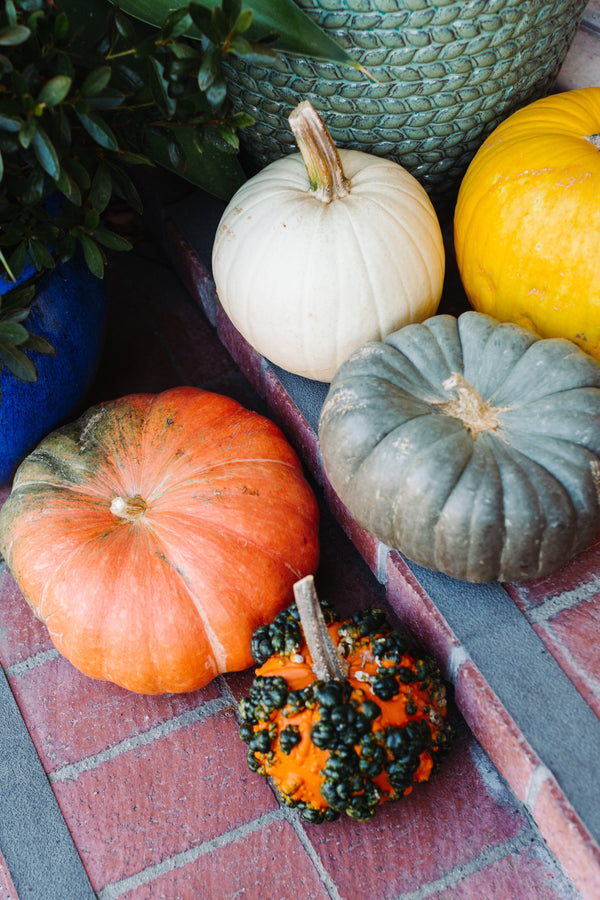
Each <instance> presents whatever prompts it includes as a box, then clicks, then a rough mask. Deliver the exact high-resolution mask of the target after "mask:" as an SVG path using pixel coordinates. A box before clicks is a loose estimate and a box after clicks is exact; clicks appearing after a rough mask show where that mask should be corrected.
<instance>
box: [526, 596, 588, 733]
mask: <svg viewBox="0 0 600 900" xmlns="http://www.w3.org/2000/svg"><path fill="white" fill-rule="evenodd" d="M594 622H596V623H597V622H600V596H595V597H594V598H593V599H591V600H585V601H581V602H580V603H579V604H578V605H577V606H575V607H573V608H572V609H566V610H563V611H562V612H560V613H558V614H557V615H556V616H554V617H553V618H551V619H548V621H547V622H543V623H540V624H539V625H536V626H534V627H535V631H536V632H537V634H538V635H539V636H540V638H541V639H542V641H543V642H544V644H545V645H546V646H547V647H548V649H549V650H550V652H551V653H552V655H553V657H554V658H555V659H556V661H557V662H558V663H559V665H560V667H561V668H562V669H563V671H564V672H565V674H566V675H567V676H568V677H569V679H570V680H571V681H572V682H573V684H574V685H575V687H576V688H577V690H578V691H579V693H580V694H581V696H582V697H583V698H584V700H585V701H586V703H588V704H589V706H590V707H591V708H592V709H593V710H594V712H595V713H596V715H597V716H598V718H600V654H599V653H598V643H597V641H594V640H590V627H592V628H593V624H592V623H594Z"/></svg>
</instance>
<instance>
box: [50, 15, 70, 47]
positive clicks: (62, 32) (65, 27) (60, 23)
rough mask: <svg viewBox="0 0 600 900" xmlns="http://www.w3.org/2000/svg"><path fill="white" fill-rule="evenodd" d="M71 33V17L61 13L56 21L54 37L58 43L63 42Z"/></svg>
mask: <svg viewBox="0 0 600 900" xmlns="http://www.w3.org/2000/svg"><path fill="white" fill-rule="evenodd" d="M68 33H69V17H68V15H67V14H66V13H65V12H60V13H59V14H58V15H57V17H56V19H55V20H54V37H55V38H56V40H57V41H63V40H64V39H65V38H66V36H67V35H68Z"/></svg>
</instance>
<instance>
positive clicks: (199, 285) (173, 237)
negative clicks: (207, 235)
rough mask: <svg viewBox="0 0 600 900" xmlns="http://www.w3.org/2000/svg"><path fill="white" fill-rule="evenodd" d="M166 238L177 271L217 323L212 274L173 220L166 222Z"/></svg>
mask: <svg viewBox="0 0 600 900" xmlns="http://www.w3.org/2000/svg"><path fill="white" fill-rule="evenodd" d="M165 238H166V245H167V252H168V254H169V257H170V258H171V259H172V261H173V265H174V268H175V271H176V272H177V274H178V275H179V277H180V278H181V280H182V281H183V283H184V285H185V286H186V288H187V289H188V291H189V293H190V294H191V296H192V297H193V298H194V299H195V300H196V301H197V302H198V303H199V304H200V307H201V308H202V310H203V311H204V313H205V315H206V316H207V318H208V320H209V322H211V323H212V324H213V325H215V324H216V309H215V308H216V302H217V295H216V291H215V284H214V281H213V280H212V277H211V275H210V274H209V272H208V271H207V269H206V268H205V266H204V265H203V263H202V262H200V259H199V258H198V254H197V253H196V251H195V250H194V249H193V248H192V247H191V246H190V244H189V243H188V242H187V241H186V239H185V238H184V236H183V234H182V233H181V231H180V230H179V228H178V227H177V225H175V223H174V222H173V221H172V220H170V221H169V222H167V223H166V227H165Z"/></svg>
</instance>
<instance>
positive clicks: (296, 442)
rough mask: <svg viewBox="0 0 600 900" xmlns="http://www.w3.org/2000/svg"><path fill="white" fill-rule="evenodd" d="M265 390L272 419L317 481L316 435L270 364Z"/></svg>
mask: <svg viewBox="0 0 600 900" xmlns="http://www.w3.org/2000/svg"><path fill="white" fill-rule="evenodd" d="M265 390H266V399H267V405H268V408H269V411H270V412H271V413H272V416H273V418H274V420H275V421H276V422H277V424H278V425H279V426H280V428H281V429H282V431H284V432H285V434H286V436H287V438H288V440H289V441H290V443H291V444H292V446H293V447H294V448H295V450H296V451H297V452H298V453H299V454H300V456H301V458H302V460H303V461H304V463H305V465H306V466H307V467H308V469H309V471H310V473H311V475H312V476H313V478H315V479H316V480H317V482H319V481H320V480H321V454H320V451H319V443H318V439H317V435H316V434H315V433H314V431H313V430H312V428H310V426H309V424H308V422H307V421H306V419H305V418H304V416H303V415H302V414H301V413H300V411H299V410H298V408H297V407H296V405H295V404H294V403H293V402H292V400H291V398H290V396H289V394H288V393H287V391H286V390H285V389H284V388H283V386H282V385H281V383H280V382H279V381H278V380H277V377H276V375H275V373H274V372H273V370H272V369H271V367H270V366H267V368H266V372H265Z"/></svg>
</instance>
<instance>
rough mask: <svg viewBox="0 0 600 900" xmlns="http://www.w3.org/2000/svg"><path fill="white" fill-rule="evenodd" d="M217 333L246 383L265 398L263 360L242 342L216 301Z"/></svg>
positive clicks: (245, 342) (248, 345) (247, 344)
mask: <svg viewBox="0 0 600 900" xmlns="http://www.w3.org/2000/svg"><path fill="white" fill-rule="evenodd" d="M216 320H217V331H218V334H219V337H220V339H221V340H222V341H223V344H224V345H225V347H226V348H227V350H228V351H229V353H230V354H231V355H232V357H233V358H234V360H235V361H236V363H237V364H238V366H239V367H240V369H241V370H242V372H243V373H244V375H245V376H246V378H247V379H248V381H250V383H251V384H252V385H253V387H254V388H255V390H257V391H258V393H259V394H260V396H261V397H264V396H265V382H264V373H263V358H262V356H260V354H258V353H257V352H256V350H255V349H254V348H253V347H251V346H250V344H249V343H248V341H246V340H244V338H243V337H242V336H241V334H240V333H239V331H236V329H235V328H234V327H233V325H232V324H231V321H230V319H229V318H228V317H227V315H226V314H225V312H224V310H223V307H222V306H221V304H220V303H219V302H218V300H217V313H216Z"/></svg>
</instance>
